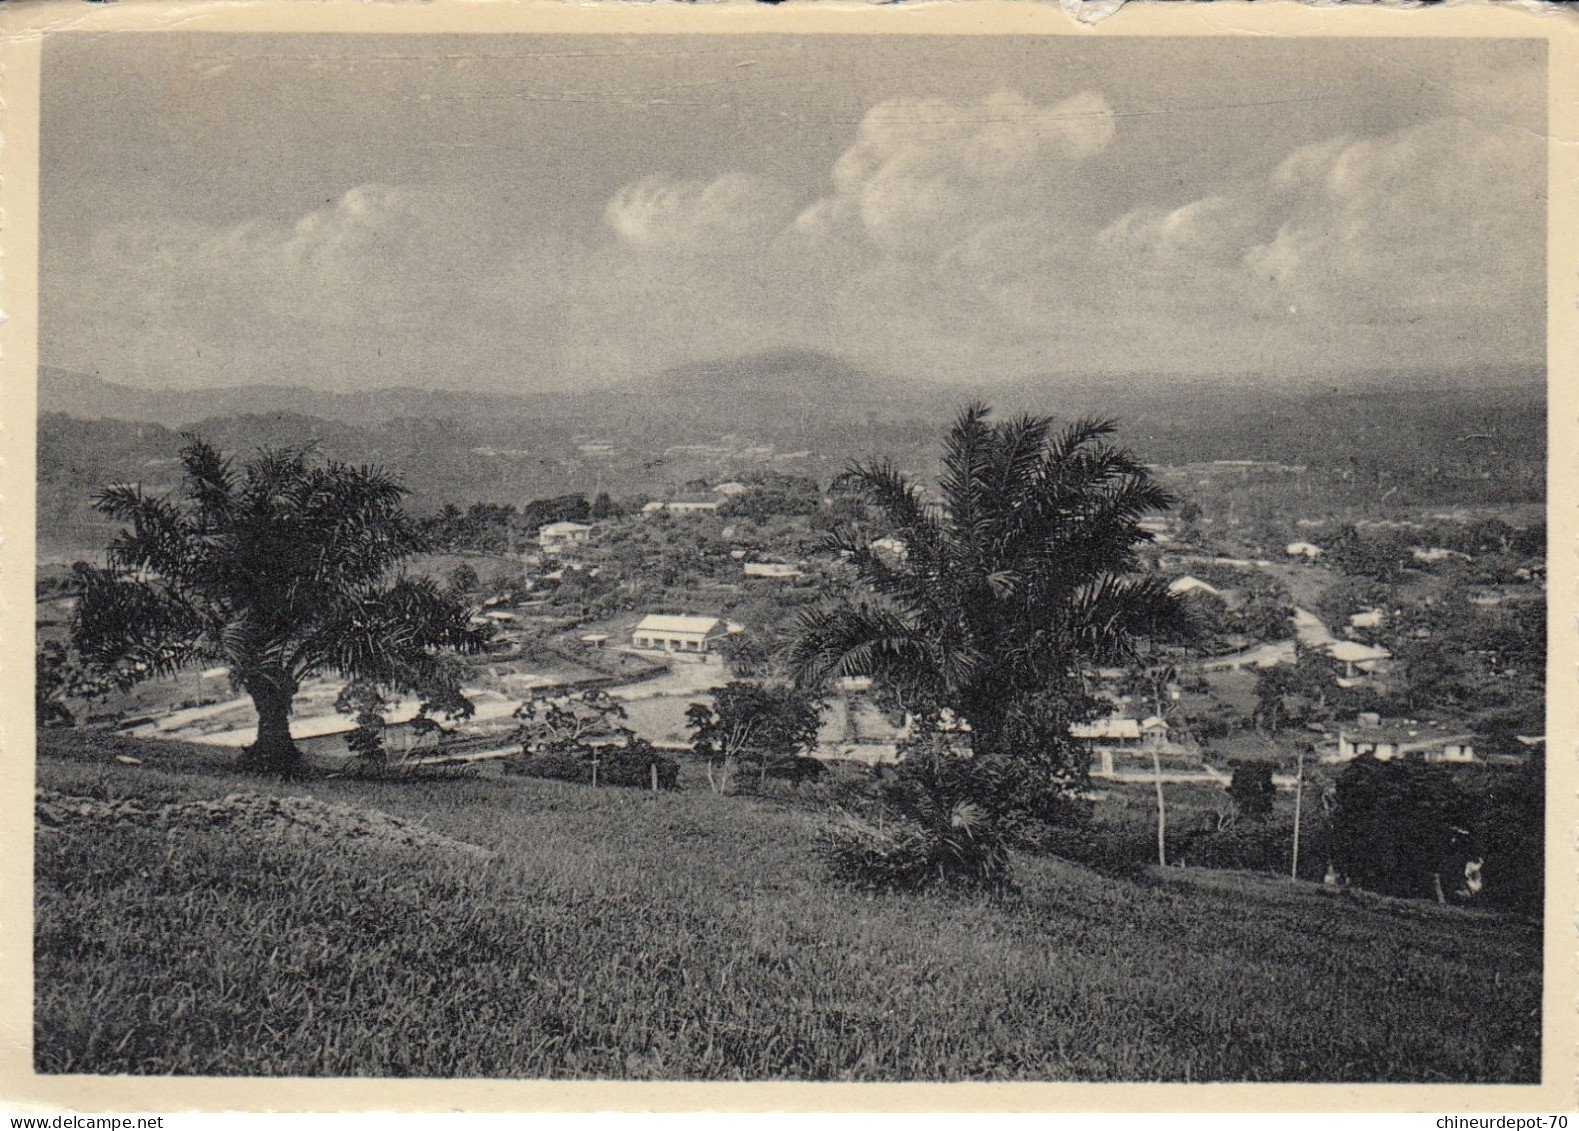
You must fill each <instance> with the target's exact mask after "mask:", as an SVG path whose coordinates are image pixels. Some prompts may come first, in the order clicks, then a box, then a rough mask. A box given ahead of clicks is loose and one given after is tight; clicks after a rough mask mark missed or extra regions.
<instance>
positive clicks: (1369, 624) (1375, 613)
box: [1349, 609, 1387, 629]
mask: <svg viewBox="0 0 1579 1131" xmlns="http://www.w3.org/2000/svg"><path fill="white" fill-rule="evenodd" d="M1386 619H1387V618H1386V615H1385V614H1384V613H1383V612H1382V610H1380V609H1362V610H1361V611H1359V612H1357V613H1355V614H1354V615H1353V616H1351V617H1350V618H1349V627H1350V628H1356V629H1358V628H1380V627H1382V621H1384V620H1386Z"/></svg>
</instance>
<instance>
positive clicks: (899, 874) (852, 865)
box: [817, 801, 1009, 891]
mask: <svg viewBox="0 0 1579 1131" xmlns="http://www.w3.org/2000/svg"><path fill="white" fill-rule="evenodd" d="M938 817H939V818H941V819H936V820H931V821H928V822H926V823H924V824H923V823H921V822H918V821H914V820H907V819H899V820H893V821H871V820H866V819H864V818H861V817H857V816H855V815H853V814H849V813H844V814H841V815H840V817H839V819H837V820H835V821H832V822H830V823H829V824H828V825H827V826H825V827H824V828H823V830H822V831H821V833H820V834H819V836H818V840H817V847H818V851H819V852H820V853H821V855H822V858H823V860H824V862H825V863H826V864H827V866H828V871H829V874H830V875H831V876H832V877H833V878H834V879H836V880H839V881H841V882H844V883H848V884H852V885H854V886H855V887H858V888H864V889H868V890H900V891H914V890H916V889H918V888H924V887H929V886H932V885H947V886H952V887H962V888H970V889H976V890H986V891H1002V890H1004V889H1005V888H1007V887H1008V886H1009V853H1008V848H1007V846H1006V844H1005V843H1004V840H1003V838H1002V836H1001V835H999V833H998V830H997V829H996V828H994V826H993V822H992V821H991V819H990V818H988V817H987V816H986V814H985V813H984V812H983V811H982V810H981V809H980V808H979V807H978V806H976V805H974V804H972V803H971V802H969V801H961V802H958V803H957V804H956V805H954V806H953V807H952V808H951V809H950V810H949V811H948V813H947V814H941V813H940V814H938Z"/></svg>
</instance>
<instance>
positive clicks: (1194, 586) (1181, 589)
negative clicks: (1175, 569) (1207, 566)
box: [1168, 575, 1223, 598]
mask: <svg viewBox="0 0 1579 1131" xmlns="http://www.w3.org/2000/svg"><path fill="white" fill-rule="evenodd" d="M1168 592H1169V593H1172V594H1173V595H1174V596H1175V597H1182V596H1184V595H1185V594H1186V593H1201V594H1204V595H1206V596H1208V597H1218V598H1221V597H1222V596H1223V591H1222V590H1221V589H1219V588H1217V587H1216V586H1215V585H1212V584H1210V583H1209V582H1205V581H1202V580H1201V579H1200V578H1199V577H1190V576H1189V575H1185V576H1184V577H1177V578H1174V579H1173V581H1171V582H1169V583H1168Z"/></svg>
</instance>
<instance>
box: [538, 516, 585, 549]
mask: <svg viewBox="0 0 1579 1131" xmlns="http://www.w3.org/2000/svg"><path fill="white" fill-rule="evenodd" d="M591 537H592V527H590V526H588V525H587V524H586V523H583V522H550V523H549V524H548V525H547V526H543V527H539V528H538V531H537V544H538V545H539V546H541V547H542V548H543V552H544V553H549V554H557V553H559V552H561V551H562V550H564V549H566V548H567V547H570V546H574V545H577V544H578V543H582V542H585V541H587V540H588V539H589V538H591Z"/></svg>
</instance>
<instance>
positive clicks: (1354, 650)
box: [1323, 640, 1392, 680]
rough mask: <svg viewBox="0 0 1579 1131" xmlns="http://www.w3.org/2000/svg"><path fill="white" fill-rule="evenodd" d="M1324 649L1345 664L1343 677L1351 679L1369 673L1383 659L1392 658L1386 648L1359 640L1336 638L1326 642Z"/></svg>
mask: <svg viewBox="0 0 1579 1131" xmlns="http://www.w3.org/2000/svg"><path fill="white" fill-rule="evenodd" d="M1323 651H1325V652H1326V653H1327V655H1329V656H1331V657H1332V658H1333V659H1334V660H1337V661H1338V663H1340V664H1342V665H1343V678H1344V679H1351V680H1353V679H1359V678H1361V676H1362V675H1368V674H1369V673H1371V672H1373V671H1375V670H1376V666H1377V664H1379V663H1381V661H1383V660H1387V659H1391V658H1392V653H1391V652H1389V651H1388V650H1387V649H1386V648H1378V647H1376V646H1374V645H1371V644H1361V643H1360V642H1359V641H1357V640H1334V641H1332V642H1330V643H1328V644H1326V645H1325V646H1324V647H1323Z"/></svg>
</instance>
